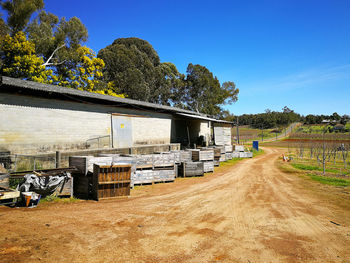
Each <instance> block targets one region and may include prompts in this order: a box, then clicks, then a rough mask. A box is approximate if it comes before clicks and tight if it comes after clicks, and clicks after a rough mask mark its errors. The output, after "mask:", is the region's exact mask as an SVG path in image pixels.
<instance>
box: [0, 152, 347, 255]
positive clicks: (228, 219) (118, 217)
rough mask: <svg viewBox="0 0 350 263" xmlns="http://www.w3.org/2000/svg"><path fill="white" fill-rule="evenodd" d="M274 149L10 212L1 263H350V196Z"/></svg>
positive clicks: (2, 231) (3, 216) (1, 222)
mask: <svg viewBox="0 0 350 263" xmlns="http://www.w3.org/2000/svg"><path fill="white" fill-rule="evenodd" d="M265 151H266V154H265V155H262V156H259V157H257V158H254V159H249V160H244V161H242V162H239V163H238V164H236V165H235V166H229V165H227V166H224V167H220V168H219V169H218V172H216V173H215V174H211V175H208V176H206V177H204V178H190V179H180V180H177V182H176V183H174V184H158V185H154V186H144V187H139V188H138V189H135V190H132V194H131V196H130V197H129V198H121V199H117V200H109V201H100V202H94V201H82V202H77V203H70V204H41V205H40V206H39V207H38V208H35V209H26V208H15V209H11V208H6V207H2V208H0V226H1V227H0V262H350V250H349V247H350V221H349V219H350V211H349V209H346V207H348V206H345V207H344V206H340V205H338V204H337V202H339V201H341V202H342V204H343V203H344V202H347V203H350V200H349V193H348V192H350V191H349V189H344V188H342V189H339V191H338V190H334V189H335V188H332V189H333V190H332V191H338V192H341V191H343V192H344V194H342V195H340V196H338V195H337V196H336V197H334V196H333V195H335V193H333V192H332V191H330V195H332V197H333V198H330V199H329V200H328V199H327V196H325V193H324V192H325V191H327V189H328V188H323V190H322V194H323V195H321V194H319V193H318V192H317V191H318V190H317V186H319V184H318V183H316V182H310V181H307V180H305V179H303V178H300V177H298V176H296V175H294V174H288V173H283V172H281V171H280V170H279V169H278V167H277V166H276V163H277V162H276V159H277V158H278V156H280V154H281V153H282V150H277V149H265ZM329 189H330V188H329ZM338 192H337V193H336V194H339V193H338ZM346 193H347V194H346ZM330 221H333V222H336V223H338V224H340V225H335V224H333V223H331V222H330Z"/></svg>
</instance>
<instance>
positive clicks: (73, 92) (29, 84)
mask: <svg viewBox="0 0 350 263" xmlns="http://www.w3.org/2000/svg"><path fill="white" fill-rule="evenodd" d="M3 85H6V87H8V88H12V87H13V88H21V89H27V90H33V91H39V92H43V93H53V94H58V95H59V94H61V95H66V96H75V97H80V98H86V99H94V100H100V101H104V102H113V103H117V104H124V105H130V106H134V107H143V108H151V109H154V110H155V111H157V112H172V113H176V114H179V115H181V114H182V115H183V116H186V117H190V118H196V119H204V120H210V121H213V122H221V123H231V122H227V121H221V120H216V119H213V118H209V117H207V115H206V114H203V113H198V112H194V111H190V110H184V109H180V108H176V107H171V106H166V105H160V104H155V103H150V102H145V101H139V100H132V99H127V98H118V97H113V96H109V95H102V94H98V93H92V92H87V91H81V90H77V89H72V88H66V87H61V86H56V85H50V84H43V83H38V82H34V81H27V80H22V79H17V78H10V77H5V76H1V80H0V86H3Z"/></svg>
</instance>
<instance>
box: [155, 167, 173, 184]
mask: <svg viewBox="0 0 350 263" xmlns="http://www.w3.org/2000/svg"><path fill="white" fill-rule="evenodd" d="M154 172H155V173H154V178H153V182H155V183H160V182H173V181H175V177H176V171H175V169H161V170H154Z"/></svg>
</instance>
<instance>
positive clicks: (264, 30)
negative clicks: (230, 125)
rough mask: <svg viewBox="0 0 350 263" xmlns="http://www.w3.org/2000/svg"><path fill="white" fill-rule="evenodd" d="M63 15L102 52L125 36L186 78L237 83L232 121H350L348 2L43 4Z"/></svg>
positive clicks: (231, 107)
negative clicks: (252, 116)
mask: <svg viewBox="0 0 350 263" xmlns="http://www.w3.org/2000/svg"><path fill="white" fill-rule="evenodd" d="M44 2H45V9H46V10H47V11H49V12H52V13H54V14H56V15H58V16H60V17H61V16H65V17H67V18H69V17H72V16H77V17H79V18H80V19H81V20H82V22H83V23H84V24H85V26H86V27H87V29H88V31H89V40H88V42H87V46H89V47H90V48H92V49H93V50H95V51H96V52H98V51H99V50H100V49H101V48H104V47H105V46H107V45H109V44H111V43H112V42H113V40H114V39H116V38H120V37H139V38H142V39H145V40H147V41H149V42H150V43H151V44H152V45H153V47H154V48H155V50H156V51H157V52H158V54H159V56H160V58H161V61H162V62H172V63H174V64H175V65H176V66H177V68H178V70H179V71H180V72H182V73H185V72H186V67H187V65H188V63H193V64H201V65H204V66H206V67H207V68H208V69H209V70H210V71H212V72H213V73H214V75H215V76H217V77H218V79H219V80H220V82H221V83H222V82H224V81H228V80H232V81H234V82H235V83H236V85H237V87H238V88H239V89H240V94H239V99H238V102H237V103H235V104H233V105H229V106H226V108H227V109H229V110H230V111H231V112H232V113H233V114H235V115H240V114H244V113H258V112H263V111H264V110H265V109H268V108H269V109H271V110H281V109H282V108H283V107H284V106H288V107H289V108H291V109H293V110H295V111H296V112H298V113H301V114H308V113H314V114H331V113H333V112H338V113H339V114H341V115H342V114H350V87H349V81H350V34H349V33H350V1H348V0H344V1H340V0H329V1H323V0H275V1H272V0H255V1H253V0H246V1H220V0H218V1H204V0H202V1H190V0H188V1H152V0H150V1H135V0H130V1H112V0H111V1H104V0H100V1H88V0H84V1H83V0H75V1H70V0H60V1H57V0H45V1H44Z"/></svg>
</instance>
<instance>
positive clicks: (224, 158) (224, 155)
mask: <svg viewBox="0 0 350 263" xmlns="http://www.w3.org/2000/svg"><path fill="white" fill-rule="evenodd" d="M225 161H226V154H225V153H223V154H221V155H220V159H219V162H225Z"/></svg>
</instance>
